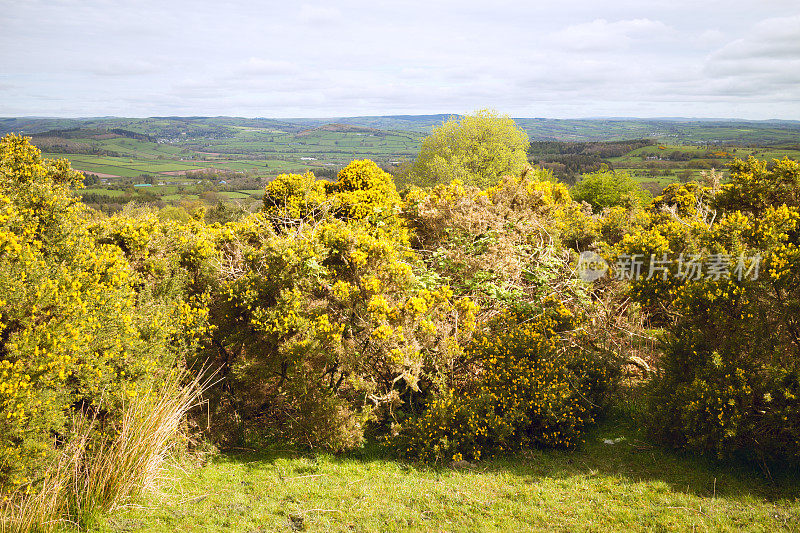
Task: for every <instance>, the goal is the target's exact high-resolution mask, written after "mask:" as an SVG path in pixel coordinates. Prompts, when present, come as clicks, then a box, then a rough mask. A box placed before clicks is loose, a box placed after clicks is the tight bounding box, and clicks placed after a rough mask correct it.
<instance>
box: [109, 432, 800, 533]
mask: <svg viewBox="0 0 800 533" xmlns="http://www.w3.org/2000/svg"><path fill="white" fill-rule="evenodd" d="M620 437H624V439H625V440H622V441H619V442H617V443H616V444H606V443H604V442H603V441H604V440H605V439H618V438H620ZM640 439H642V436H641V435H640V434H638V433H637V432H635V431H634V430H632V429H629V428H628V429H626V428H624V427H622V428H621V427H620V425H619V424H612V423H606V424H604V425H602V426H601V427H599V428H598V429H596V430H595V431H594V432H593V433H592V434H590V435H589V436H588V437H587V441H586V444H585V445H584V446H582V447H581V448H580V449H578V450H574V451H569V452H562V451H538V450H536V451H530V452H523V453H521V454H517V455H513V456H508V457H503V458H497V459H493V460H489V461H484V462H482V463H480V464H478V465H475V467H474V468H470V467H467V468H449V467H443V468H434V467H425V466H422V465H413V464H406V463H402V462H397V461H394V460H391V459H386V458H382V457H381V456H380V455H379V454H371V453H365V452H362V453H359V454H350V455H349V456H345V457H335V456H330V455H317V456H309V455H302V454H295V453H292V452H274V453H271V454H258V455H257V454H252V453H247V452H243V453H238V454H225V455H220V456H217V457H215V458H214V459H213V460H212V461H211V462H210V463H209V464H207V465H206V466H204V467H202V468H198V469H196V470H193V471H191V472H189V473H184V472H182V471H181V470H179V469H176V470H175V471H174V472H173V474H174V476H175V479H174V482H173V483H172V484H171V488H170V489H169V490H168V492H167V493H164V494H161V495H159V496H158V497H155V496H151V497H150V498H149V499H146V500H143V501H141V502H139V504H137V505H133V506H130V507H128V508H127V509H125V510H123V512H121V513H117V514H116V515H115V516H114V517H113V518H110V519H108V521H107V524H106V525H105V526H104V527H103V528H102V529H100V530H103V531H198V532H199V531H237V532H239V531H241V532H257V531H292V530H295V531H299V530H305V531H524V530H544V531H611V530H617V531H626V530H634V531H742V530H744V531H781V530H785V531H797V530H800V480H797V479H796V477H793V476H791V475H787V474H786V473H784V475H782V476H779V475H777V473H775V472H773V477H774V478H775V479H774V480H773V481H767V480H765V479H764V478H762V477H760V476H759V475H757V474H756V473H754V472H749V471H745V470H743V469H741V468H736V467H731V466H727V467H726V466H724V465H718V464H712V463H710V462H707V461H704V460H701V459H696V458H691V457H686V456H680V455H676V454H674V453H672V452H669V451H665V450H663V449H660V448H657V447H653V446H651V445H649V444H647V443H646V442H644V441H643V440H640Z"/></svg>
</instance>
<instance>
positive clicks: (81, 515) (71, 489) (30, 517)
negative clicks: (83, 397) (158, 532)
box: [0, 372, 210, 533]
mask: <svg viewBox="0 0 800 533" xmlns="http://www.w3.org/2000/svg"><path fill="white" fill-rule="evenodd" d="M186 378H187V374H186V373H185V372H176V373H174V374H173V375H171V376H169V377H168V378H167V379H166V380H165V381H164V382H162V383H160V384H159V385H158V387H157V388H156V387H155V386H153V387H152V388H151V389H150V390H148V391H145V392H144V393H140V394H138V395H137V396H135V397H133V398H132V399H131V401H130V402H129V403H128V404H127V405H125V406H124V408H123V414H122V419H121V421H120V422H119V424H118V427H117V431H116V433H115V435H114V437H113V438H112V439H110V440H107V441H106V440H102V441H101V443H100V445H99V447H97V448H96V449H95V450H92V451H87V447H88V446H87V445H88V444H89V442H90V440H91V437H92V436H93V434H94V433H95V432H94V430H95V429H96V424H95V420H94V419H93V418H89V417H86V416H84V417H81V419H79V420H78V421H77V422H76V427H77V431H76V433H75V437H74V438H73V439H72V440H71V441H70V442H69V443H68V444H67V446H66V447H65V448H64V450H63V452H62V453H61V455H60V457H59V460H58V461H57V462H56V463H55V464H54V465H53V466H52V467H51V468H50V469H49V470H48V471H47V472H46V473H45V475H44V478H43V482H42V486H41V488H40V489H39V490H38V491H36V492H35V493H34V494H31V495H23V496H20V497H17V498H14V499H10V500H8V501H7V502H6V503H5V505H4V507H3V509H2V521H1V522H0V532H2V533H5V532H6V531H9V532H10V531H14V532H48V531H54V530H56V529H57V528H59V527H60V526H63V525H65V524H67V523H72V524H76V525H77V524H80V525H86V524H87V523H90V522H91V521H92V519H93V517H94V516H95V515H97V514H98V513H102V512H106V511H109V510H111V509H113V508H114V507H116V506H118V505H120V504H122V503H124V502H126V501H128V500H130V499H131V498H133V497H135V496H137V495H138V494H139V493H141V492H142V491H144V490H148V489H154V488H155V487H156V486H157V485H158V482H159V479H160V476H161V472H162V466H163V464H164V461H165V460H166V458H167V457H168V455H169V454H170V452H171V451H172V449H173V448H174V446H175V445H176V444H177V443H178V442H179V440H180V439H179V438H178V437H179V435H180V430H181V425H182V421H183V419H184V417H185V415H186V413H187V412H188V411H189V409H191V408H192V407H194V406H195V405H197V403H198V400H199V398H200V395H201V394H202V392H203V391H204V390H205V389H206V388H207V386H208V384H209V379H210V378H207V379H206V381H204V382H200V381H199V380H198V379H194V380H191V381H189V383H188V384H187V383H185V381H186Z"/></svg>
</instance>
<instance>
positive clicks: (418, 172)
mask: <svg viewBox="0 0 800 533" xmlns="http://www.w3.org/2000/svg"><path fill="white" fill-rule="evenodd" d="M528 144H529V143H528V135H527V133H525V131H524V130H523V129H521V128H520V127H518V126H517V125H516V123H515V122H514V121H513V120H512V119H511V118H510V117H509V116H508V115H500V114H499V113H497V111H494V110H491V109H481V110H478V111H476V112H475V113H474V114H471V115H465V116H463V117H461V118H451V119H450V120H448V121H447V122H445V123H444V124H442V125H441V126H440V127H438V128H434V130H433V132H432V133H431V134H430V135H429V136H428V137H426V138H425V139H424V140H423V141H422V147H421V148H420V152H419V155H418V156H417V160H416V161H415V162H414V164H413V165H412V166H411V168H410V169H409V172H408V181H410V182H411V183H414V184H417V185H424V186H432V185H436V184H439V183H450V182H451V181H452V180H454V179H459V180H461V181H462V182H464V183H465V184H467V185H475V186H477V187H480V188H487V187H490V186H492V185H494V184H495V183H497V181H498V180H499V179H500V177H501V176H503V175H507V174H517V173H519V172H521V171H522V170H523V169H524V168H525V166H526V165H527V164H528V159H527V156H526V150H527V149H528Z"/></svg>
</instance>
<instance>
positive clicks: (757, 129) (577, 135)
mask: <svg viewBox="0 0 800 533" xmlns="http://www.w3.org/2000/svg"><path fill="white" fill-rule="evenodd" d="M450 116H451V115H446V114H438V115H386V116H364V117H336V118H292V119H271V118H238V117H148V118H122V117H91V118H68V119H67V118H42V117H9V118H0V135H4V134H6V133H9V132H18V133H23V134H26V135H32V134H37V133H43V132H47V131H52V130H61V131H63V130H72V129H75V128H81V129H96V130H99V131H106V132H114V131H120V130H124V131H126V132H130V134H139V135H146V136H149V137H150V138H154V139H166V140H174V139H225V138H233V137H236V136H237V135H239V134H241V132H243V131H249V130H252V131H254V132H261V133H286V134H301V135H307V134H308V133H306V132H309V131H317V132H322V131H329V132H345V133H346V132H353V133H358V132H359V131H360V130H357V129H352V130H347V129H346V128H347V127H351V128H362V130H361V132H362V133H366V132H367V130H369V131H371V132H373V133H374V132H375V131H377V130H380V131H384V132H385V131H395V132H398V131H405V132H414V133H427V132H429V131H431V129H432V128H433V127H435V126H439V125H441V124H442V123H443V122H444V121H446V120H447V119H448V118H449V117H450ZM514 120H515V121H516V122H517V124H519V125H520V127H522V128H524V129H525V131H527V132H528V136H529V137H530V138H531V141H573V142H574V141H610V140H624V139H643V138H646V139H654V140H659V141H661V142H670V143H683V144H726V145H728V144H737V145H743V146H749V145H760V146H770V145H781V144H791V143H793V144H797V142H798V139H800V121H791V120H764V121H751V120H740V119H730V120H728V119H692V118H674V117H669V118H655V119H642V118H589V119H549V118H525V117H522V118H515V119H514Z"/></svg>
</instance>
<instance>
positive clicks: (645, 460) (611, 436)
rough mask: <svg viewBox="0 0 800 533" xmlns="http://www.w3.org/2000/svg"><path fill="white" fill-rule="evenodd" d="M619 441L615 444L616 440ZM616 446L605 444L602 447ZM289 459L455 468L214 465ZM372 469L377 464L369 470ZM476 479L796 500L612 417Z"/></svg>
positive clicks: (373, 458)
mask: <svg viewBox="0 0 800 533" xmlns="http://www.w3.org/2000/svg"><path fill="white" fill-rule="evenodd" d="M619 439H621V440H619ZM609 440H610V441H617V442H615V443H614V444H607V443H606V441H609ZM286 460H294V461H293V463H292V467H291V468H292V470H291V472H289V473H286V475H287V476H290V477H291V478H292V479H295V478H297V477H303V476H308V477H313V476H314V475H315V474H316V472H317V470H318V464H319V461H320V460H324V461H326V462H329V463H332V464H334V465H339V466H344V465H346V464H347V463H351V462H356V463H385V464H387V465H394V467H395V468H399V469H400V470H403V471H413V472H417V473H419V474H422V475H435V476H445V475H449V474H450V473H452V472H453V471H454V470H459V469H454V468H451V467H450V466H445V465H430V464H424V463H417V462H409V461H406V460H402V459H398V458H397V457H396V456H395V455H394V454H393V453H392V452H391V450H390V449H388V448H386V447H382V446H378V445H374V444H373V445H367V446H365V447H364V448H361V449H358V450H354V451H351V452H347V453H344V454H341V455H330V454H316V453H314V452H308V451H302V450H294V449H286V448H282V449H279V448H275V449H265V450H260V451H255V450H248V449H234V450H228V451H226V452H225V453H223V454H221V455H220V456H218V457H217V458H215V459H214V462H215V463H217V464H225V463H230V464H237V465H239V466H244V467H245V468H246V469H247V470H251V469H258V468H262V467H264V466H268V465H276V464H277V463H279V462H283V461H286ZM373 466H377V465H373ZM468 470H470V471H472V472H474V473H484V472H488V473H506V474H511V475H513V476H517V477H519V478H521V481H523V482H524V483H535V482H537V481H539V480H542V479H545V478H549V479H556V480H568V479H570V478H593V477H605V478H611V479H613V480H615V481H618V482H619V483H639V482H648V483H650V482H661V483H664V484H666V486H667V487H668V488H669V490H671V491H673V492H679V493H684V494H690V495H695V496H699V497H706V498H711V497H714V496H716V497H743V496H750V497H753V498H757V499H760V500H764V501H767V502H776V501H778V500H782V499H795V498H798V497H800V471H798V469H797V468H794V469H792V470H789V469H783V470H781V469H780V468H777V469H776V468H775V467H773V469H772V470H771V472H770V473H769V475H767V474H765V473H764V471H763V470H760V469H759V467H758V466H757V465H754V464H745V463H742V462H737V461H732V460H730V461H722V460H717V459H713V458H708V457H702V456H696V455H691V454H688V453H680V452H676V451H672V450H669V449H666V448H664V447H662V446H659V445H657V444H655V443H653V442H652V440H650V439H649V438H648V437H647V436H646V435H645V434H644V432H643V431H641V430H639V429H637V428H636V427H634V424H633V423H632V422H631V421H630V420H626V419H621V418H616V419H611V420H606V421H604V422H601V423H600V424H599V425H597V426H594V427H592V428H591V429H590V430H589V431H588V432H587V433H586V435H585V440H584V444H582V445H581V446H579V447H577V448H575V449H571V450H548V449H531V450H522V451H519V452H515V453H510V454H508V455H504V456H500V457H494V458H491V459H487V460H484V461H481V462H480V463H478V464H476V465H475V467H474V468H471V469H468Z"/></svg>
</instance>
